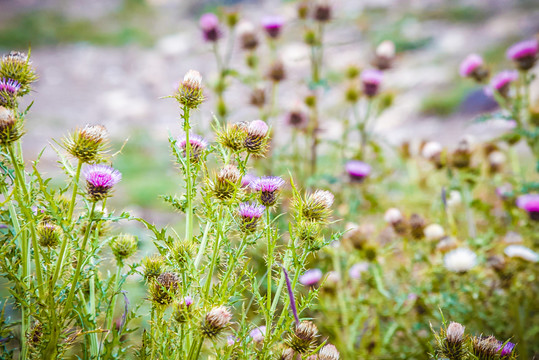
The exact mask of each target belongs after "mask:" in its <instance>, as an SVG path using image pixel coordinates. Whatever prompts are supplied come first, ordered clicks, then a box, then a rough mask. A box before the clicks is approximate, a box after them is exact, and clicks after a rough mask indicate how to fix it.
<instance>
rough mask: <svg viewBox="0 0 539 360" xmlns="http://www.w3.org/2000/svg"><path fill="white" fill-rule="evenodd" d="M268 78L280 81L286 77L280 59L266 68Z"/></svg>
mask: <svg viewBox="0 0 539 360" xmlns="http://www.w3.org/2000/svg"><path fill="white" fill-rule="evenodd" d="M267 76H268V78H269V79H270V80H271V81H273V82H276V83H278V82H280V81H283V80H284V79H285V78H286V71H285V68H284V64H283V62H282V61H280V60H277V61H275V62H274V63H273V64H271V66H270V68H269V70H268V75H267Z"/></svg>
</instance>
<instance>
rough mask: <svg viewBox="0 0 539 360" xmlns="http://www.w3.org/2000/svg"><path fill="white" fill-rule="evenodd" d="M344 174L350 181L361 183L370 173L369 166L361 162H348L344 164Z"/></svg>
mask: <svg viewBox="0 0 539 360" xmlns="http://www.w3.org/2000/svg"><path fill="white" fill-rule="evenodd" d="M346 172H347V173H348V175H349V176H350V179H351V180H352V181H356V182H361V181H363V180H364V179H365V178H366V177H367V176H369V174H370V173H371V166H370V165H369V164H367V163H364V162H363V161H359V160H350V161H348V162H347V163H346Z"/></svg>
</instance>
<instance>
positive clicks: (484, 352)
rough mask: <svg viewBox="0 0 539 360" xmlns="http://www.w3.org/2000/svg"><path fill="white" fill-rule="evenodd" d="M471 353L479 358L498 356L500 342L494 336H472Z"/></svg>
mask: <svg viewBox="0 0 539 360" xmlns="http://www.w3.org/2000/svg"><path fill="white" fill-rule="evenodd" d="M471 343H472V349H471V350H472V354H473V355H475V356H477V358H479V359H481V360H494V359H497V358H498V351H499V348H500V343H499V341H498V340H496V338H495V337H494V336H488V337H483V336H474V337H473V338H472V342H471Z"/></svg>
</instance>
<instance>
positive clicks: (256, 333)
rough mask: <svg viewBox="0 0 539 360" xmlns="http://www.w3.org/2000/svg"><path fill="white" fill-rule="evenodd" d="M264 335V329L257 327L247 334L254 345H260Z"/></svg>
mask: <svg viewBox="0 0 539 360" xmlns="http://www.w3.org/2000/svg"><path fill="white" fill-rule="evenodd" d="M265 335H266V327H265V326H259V327H257V328H255V329H253V330H251V332H250V333H249V336H250V337H251V338H252V339H253V341H254V342H255V343H261V342H262V341H264V336H265Z"/></svg>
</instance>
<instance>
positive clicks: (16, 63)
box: [0, 51, 37, 96]
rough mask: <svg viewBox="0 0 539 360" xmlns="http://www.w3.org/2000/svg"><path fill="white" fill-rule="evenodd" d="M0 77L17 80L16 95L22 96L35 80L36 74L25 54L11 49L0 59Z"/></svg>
mask: <svg viewBox="0 0 539 360" xmlns="http://www.w3.org/2000/svg"><path fill="white" fill-rule="evenodd" d="M0 78H3V79H12V80H13V81H15V82H17V83H18V84H19V85H20V88H19V89H18V91H17V95H18V96H23V95H26V94H28V93H29V92H30V90H31V88H30V85H31V84H32V83H33V82H34V81H36V80H37V75H36V72H35V69H34V68H33V67H32V62H31V61H30V59H29V58H28V56H26V54H24V53H21V52H18V51H12V52H10V53H9V54H8V55H4V56H3V57H2V59H1V61H0Z"/></svg>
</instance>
